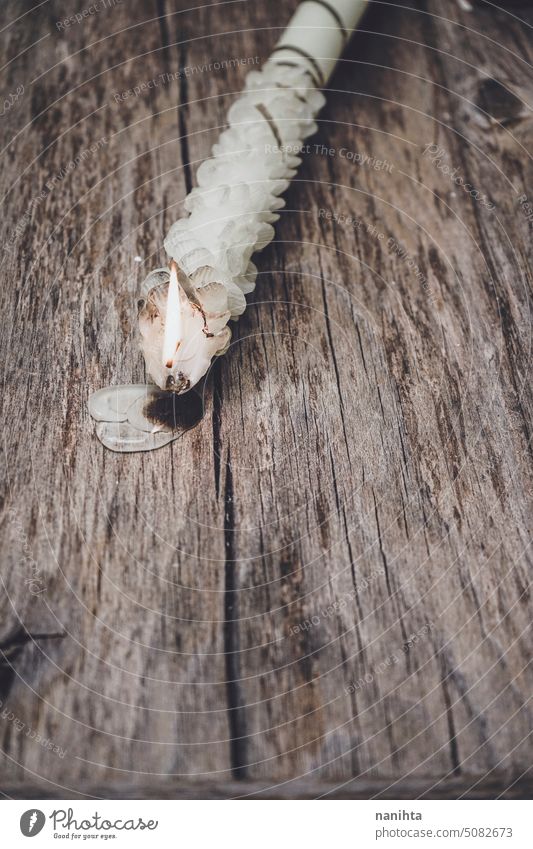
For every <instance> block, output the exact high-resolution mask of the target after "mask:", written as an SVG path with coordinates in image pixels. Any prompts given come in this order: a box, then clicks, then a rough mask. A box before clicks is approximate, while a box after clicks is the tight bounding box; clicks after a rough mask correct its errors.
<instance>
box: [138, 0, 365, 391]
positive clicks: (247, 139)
mask: <svg viewBox="0 0 533 849" xmlns="http://www.w3.org/2000/svg"><path fill="white" fill-rule="evenodd" d="M366 5H367V2H366V0H305V2H303V3H301V5H300V6H299V7H298V9H297V10H296V12H295V14H294V15H293V18H292V20H291V22H290V23H289V26H288V27H287V29H286V31H285V32H284V34H283V35H282V37H281V38H280V40H279V42H278V44H277V46H276V48H275V49H274V52H273V54H272V56H271V58H270V59H269V60H268V61H267V63H266V64H265V65H264V67H263V69H262V70H261V71H252V72H251V73H250V74H248V76H247V78H246V87H245V89H244V91H243V93H242V94H241V96H240V97H239V98H238V99H237V101H236V102H235V103H234V104H233V105H232V107H231V108H230V110H229V114H228V123H229V129H227V130H225V131H224V132H223V133H222V135H221V136H220V139H219V141H218V143H217V144H215V145H214V147H213V155H212V158H211V159H208V160H207V161H206V162H204V163H203V164H202V165H201V166H200V168H199V169H198V172H197V183H198V186H197V188H195V189H193V191H192V192H191V193H190V194H189V195H188V197H187V198H186V199H185V202H184V206H185V209H186V211H187V213H188V216H187V217H185V218H182V219H180V220H179V221H177V222H176V223H175V224H174V225H173V226H172V227H171V229H170V232H169V234H168V236H167V238H166V239H165V249H166V251H167V253H168V254H169V255H170V256H171V257H172V260H173V262H174V263H175V264H177V267H178V269H179V274H180V281H181V284H182V285H181V310H179V309H177V308H176V304H177V303H178V304H179V292H178V294H176V293H177V289H178V281H177V276H176V269H175V265H174V266H172V265H171V274H170V281H169V286H168V295H167V296H166V303H165V301H164V300H163V302H162V301H161V292H162V289H161V287H162V272H161V270H159V271H157V272H153V273H152V275H149V277H148V278H147V280H146V281H145V291H146V293H147V301H146V307H145V309H144V311H141V313H140V314H139V321H140V329H141V336H142V350H143V354H144V357H145V361H146V366H147V370H148V372H149V373H150V374H151V375H152V377H153V378H154V380H155V381H156V383H157V385H158V386H160V387H161V389H172V390H173V391H174V392H185V391H187V390H188V389H190V388H191V387H192V386H194V384H195V383H197V381H198V380H199V379H200V378H201V377H202V376H203V375H204V374H205V373H206V371H207V370H208V368H209V365H210V363H211V360H212V358H213V356H215V355H220V354H222V353H224V352H225V351H226V350H227V348H228V345H229V342H230V338H231V332H230V330H229V328H228V327H227V326H226V325H227V322H228V319H229V318H237V317H238V316H239V315H241V313H243V312H244V310H245V309H246V300H245V297H244V296H245V294H247V293H248V292H251V291H252V290H253V288H254V285H255V277H256V274H257V269H256V267H255V265H254V264H253V262H251V256H252V254H253V253H254V251H259V250H262V249H263V248H264V247H265V246H266V245H267V244H268V243H269V242H270V241H271V240H272V238H273V236H274V228H273V226H272V225H273V223H274V222H275V221H277V219H278V218H279V214H278V210H279V209H280V208H281V207H282V206H284V201H283V200H282V199H281V198H280V195H281V194H282V193H283V192H284V191H285V189H286V188H287V186H288V185H289V182H290V180H291V178H292V177H293V176H294V175H295V173H296V169H297V167H298V165H299V164H300V158H299V156H298V153H299V151H300V149H301V147H302V144H303V140H304V139H305V138H306V137H307V136H309V135H312V134H313V133H314V132H315V131H316V129H317V125H316V124H315V121H314V118H315V116H316V115H317V113H318V112H319V110H320V109H321V107H322V105H323V104H324V101H325V99H324V96H323V95H322V94H321V93H320V91H319V90H318V89H319V88H320V87H321V86H323V85H324V84H325V83H326V81H327V80H328V78H329V76H330V75H331V73H332V71H333V68H334V67H335V64H336V61H337V59H338V57H339V55H340V53H341V51H342V49H343V47H344V45H345V44H346V41H347V39H348V37H349V35H350V33H351V31H352V29H353V28H354V27H355V25H356V24H357V22H358V21H359V19H360V17H361V15H362V13H363V11H364V9H365V7H366ZM166 279H168V272H167V277H165V276H164V273H163V280H166ZM163 285H164V282H163ZM180 316H181V324H179V322H180ZM158 318H159V319H160V320H159V321H158V320H156V319H158ZM162 325H163V326H164V334H163V338H161V326H162ZM178 341H181V344H180V345H178ZM161 363H162V364H163V368H161Z"/></svg>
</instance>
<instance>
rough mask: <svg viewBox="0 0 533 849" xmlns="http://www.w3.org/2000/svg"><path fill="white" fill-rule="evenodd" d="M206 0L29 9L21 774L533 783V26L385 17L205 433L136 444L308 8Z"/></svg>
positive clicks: (13, 547) (148, 786)
mask: <svg viewBox="0 0 533 849" xmlns="http://www.w3.org/2000/svg"><path fill="white" fill-rule="evenodd" d="M194 5H195V4H194V3H193V2H191V0H186V2H185V0H176V2H170V0H158V2H156V0H153V2H152V0H144V2H143V3H133V2H130V0H124V2H122V4H119V5H115V6H114V7H112V8H106V9H102V10H100V11H99V12H98V13H97V14H92V15H89V16H88V17H87V18H86V19H84V20H83V21H82V22H81V23H76V22H75V23H73V24H71V25H70V26H67V27H63V28H61V27H59V28H58V26H57V25H56V22H57V21H63V20H64V19H65V18H67V17H68V15H71V14H74V13H75V12H78V11H79V6H80V4H74V3H67V4H65V3H63V2H61V3H59V2H44V3H42V4H40V5H39V6H38V7H37V5H36V9H35V11H32V4H31V3H28V2H26V0H16V2H15V0H8V2H6V3H5V4H4V7H5V9H6V15H5V16H4V17H5V21H7V25H6V26H5V28H4V29H3V30H2V33H1V36H0V38H1V43H2V54H3V57H4V62H6V63H9V64H7V65H6V67H5V69H4V70H3V72H2V73H3V84H2V91H3V92H5V93H6V96H7V94H8V93H10V92H15V91H16V89H17V86H20V85H21V84H23V85H24V92H23V94H22V95H20V96H19V97H18V98H17V99H16V100H15V101H14V102H13V103H12V104H11V105H10V106H9V108H8V109H7V110H5V112H4V114H3V116H2V118H1V122H0V133H1V146H2V165H3V168H2V173H1V181H2V185H1V190H2V198H3V214H2V217H1V220H0V227H1V231H2V232H1V244H2V246H3V248H4V252H3V259H2V266H1V273H2V278H3V282H2V287H1V299H2V316H3V328H4V332H3V333H2V340H1V345H2V362H3V363H4V366H3V385H2V407H3V416H4V420H5V422H6V425H5V430H4V434H3V437H4V439H3V447H4V455H3V456H4V472H5V479H6V490H5V492H6V497H5V502H4V511H3V524H2V533H3V541H4V545H3V548H2V564H3V568H2V595H1V608H0V609H1V618H0V622H1V634H0V644H1V649H2V664H1V666H0V699H1V701H2V707H1V711H0V715H1V719H0V736H1V747H2V750H3V755H2V758H1V760H2V777H1V780H0V788H1V790H2V791H3V793H4V794H6V795H18V796H21V795H22V796H24V794H25V793H26V794H30V795H31V794H32V793H33V794H34V795H37V796H42V795H54V794H55V795H57V796H59V797H65V796H69V795H72V794H75V793H79V794H85V795H97V796H106V795H109V796H116V795H117V794H118V795H122V796H128V795H131V796H139V795H140V796H142V795H143V793H144V794H146V795H153V794H154V792H155V793H160V794H161V795H166V796H194V795H199V796H203V795H206V796H210V795H215V796H216V795H222V796H232V795H248V794H252V795H254V794H256V795H257V794H259V795H263V796H265V795H269V794H270V795H282V796H283V795H285V796H291V794H293V795H301V796H309V795H311V796H313V795H323V794H325V793H329V794H334V795H335V794H336V795H345V796H346V795H348V796H350V795H352V796H379V797H380V798H383V797H386V796H388V797H390V798H395V797H401V796H406V795H407V796H409V795H410V794H411V795H414V796H417V795H426V796H432V795H435V796H439V795H440V796H442V795H451V796H462V795H466V796H469V795H471V796H476V795H488V796H493V797H496V796H499V795H501V794H503V795H524V794H526V795H527V793H528V792H529V788H530V784H529V781H530V777H529V774H528V769H529V765H530V763H531V757H532V750H531V739H530V737H529V735H530V733H531V728H532V713H531V705H530V696H531V683H532V682H531V675H530V671H529V672H528V664H529V662H530V657H531V633H530V630H529V627H530V622H531V617H532V600H531V596H530V590H529V586H530V576H531V551H530V532H531V525H532V522H531V518H532V510H531V508H532V499H533V488H532V464H531V460H532V451H531V434H532V427H533V423H532V395H531V309H530V307H531V300H530V297H531V283H532V279H531V270H530V264H531V253H532V249H531V224H530V223H529V222H528V219H527V208H526V207H525V205H524V202H523V201H522V202H521V201H520V197H521V195H522V194H523V193H526V194H527V195H528V196H529V200H530V201H533V181H532V179H531V177H532V173H533V169H532V164H531V153H530V151H531V139H532V130H533V121H532V119H531V114H532V113H531V108H530V106H529V104H532V103H533V82H532V76H531V64H530V63H531V62H532V61H533V46H532V39H531V31H532V30H531V26H532V24H533V14H532V11H531V9H528V8H527V5H526V4H525V3H524V4H523V5H520V4H514V5H513V6H512V7H508V12H499V11H497V10H496V9H494V8H493V7H491V6H490V4H483V3H478V4H474V5H473V9H472V10H471V11H465V10H464V6H465V5H467V4H464V3H455V2H451V0H447V2H444V3H443V2H437V0H428V2H420V3H417V4H416V5H415V7H414V8H413V9H409V8H408V7H407V6H403V7H402V8H401V9H400V8H397V7H394V6H393V5H390V4H388V3H384V4H380V3H376V4H374V8H373V9H372V10H371V12H370V14H369V15H368V16H367V17H366V18H365V21H364V23H363V27H362V29H363V31H362V32H360V33H358V34H357V36H356V37H355V38H354V40H353V42H352V44H351V46H350V48H349V50H348V52H347V54H346V57H345V60H344V61H343V62H342V63H341V65H340V67H339V69H338V71H337V73H336V74H335V76H334V78H333V79H332V80H331V83H330V91H329V93H328V103H327V106H326V108H325V109H324V111H323V113H322V114H321V119H320V122H319V131H318V133H317V135H316V136H315V137H313V138H312V139H311V140H310V145H311V149H310V152H309V154H308V155H306V156H305V157H304V161H303V165H302V168H301V171H300V173H299V176H298V179H297V180H296V181H295V182H294V184H293V185H292V186H291V188H290V190H289V192H288V195H287V205H286V209H285V211H283V213H282V217H281V221H280V222H279V225H278V228H277V237H276V240H275V242H274V243H273V244H272V245H271V246H270V247H269V248H268V249H267V250H266V251H265V252H264V254H263V255H262V256H260V257H259V268H260V276H259V279H258V285H257V289H256V291H255V293H254V294H253V295H252V296H250V297H249V304H250V305H249V307H248V309H247V311H246V313H245V315H244V317H243V318H242V319H241V321H240V322H239V323H238V324H237V325H236V326H235V328H234V344H233V345H232V348H231V349H230V352H229V353H228V354H227V355H226V356H225V357H224V358H223V359H221V360H219V361H218V363H217V365H216V367H215V368H214V370H213V373H212V374H211V376H210V379H209V381H208V383H207V387H206V406H207V413H206V416H205V418H204V420H203V422H202V423H201V425H200V426H199V427H197V428H196V429H195V430H194V431H193V432H191V433H190V434H188V435H187V436H186V438H184V439H183V440H182V441H179V442H177V443H175V444H174V445H172V446H170V447H167V448H165V449H162V450H161V451H159V452H155V453H153V454H147V455H141V454H138V455H131V456H120V455H114V454H112V453H108V452H106V451H105V450H104V449H103V448H102V446H101V445H100V444H99V443H98V441H97V440H96V438H95V437H94V435H93V425H92V422H91V420H90V418H89V416H88V412H87V398H88V395H89V393H90V392H91V391H93V390H95V389H97V388H99V387H102V386H104V385H107V384H110V383H124V382H130V381H139V380H143V379H144V373H143V365H142V359H141V356H140V354H139V350H138V343H137V339H136V321H135V315H136V310H135V303H136V297H137V295H138V292H139V286H140V283H141V281H142V279H143V277H144V276H145V274H146V273H147V271H148V270H150V269H151V268H153V267H157V266H158V265H161V264H163V262H164V261H165V257H164V252H163V250H162V240H163V236H164V234H165V233H166V231H167V229H168V227H169V225H170V224H171V223H172V221H173V220H174V219H175V218H176V217H178V216H179V215H180V214H181V212H182V206H181V204H182V201H183V198H184V197H185V194H186V192H187V189H188V188H189V187H190V186H191V185H192V184H193V181H194V174H195V169H196V167H197V164H198V163H199V162H200V161H202V159H204V158H205V157H206V156H207V155H208V152H209V149H210V146H211V144H212V143H213V142H214V141H215V139H216V137H217V134H218V133H219V131H220V127H221V126H223V123H224V116H225V114H226V111H227V109H228V107H229V105H230V104H231V102H232V99H233V97H234V95H235V94H236V93H237V92H238V91H239V90H240V88H241V86H242V84H243V80H244V77H245V74H246V72H247V70H249V69H250V67H251V66H253V63H254V62H255V61H256V59H255V57H259V59H260V60H263V59H264V58H266V56H267V55H268V52H269V50H270V49H271V48H272V46H273V45H274V43H275V41H276V38H277V36H278V34H279V27H280V26H282V25H283V24H284V23H285V22H286V20H287V19H288V17H289V13H290V11H291V10H292V8H293V7H294V6H295V3H294V2H286V3H285V2H284V3H283V4H281V3H276V4H274V3H262V4H261V3H252V2H229V3H218V4H216V3H214V4H211V5H207V6H203V7H202V6H201V5H200V4H197V5H198V8H197V9H193V10H192V11H187V12H183V13H182V12H180V11H179V10H180V9H190V8H191V7H192V6H194ZM177 10H178V11H177ZM282 10H283V11H282ZM232 57H238V58H240V59H244V60H245V61H247V63H248V64H247V65H242V64H241V65H239V66H238V67H235V66H229V67H228V66H226V67H222V68H219V69H217V68H212V69H211V70H209V68H207V69H206V68H205V67H204V68H202V67H201V66H202V65H205V64H208V63H209V62H215V61H221V60H224V59H229V58H232ZM233 65H235V63H233ZM186 66H188V67H189V69H190V68H193V67H194V68H195V70H194V71H190V70H189V71H187V73H183V74H182V78H181V79H177V78H175V77H177V76H178V74H177V72H178V71H179V69H180V68H184V67H186ZM160 74H169V75H171V76H170V77H169V78H166V77H165V80H166V81H165V82H164V83H161V81H160V84H159V85H158V86H153V87H152V88H151V89H148V88H145V89H143V90H142V91H141V93H140V94H139V95H138V96H135V95H132V96H129V97H126V98H124V99H122V100H119V99H117V98H116V97H115V94H116V93H117V92H118V93H120V94H121V93H122V92H124V91H126V90H128V89H130V88H133V86H135V85H141V84H142V83H147V82H148V81H149V80H152V79H155V78H158V77H159V75H160ZM178 104H179V105H178ZM315 144H317V145H320V146H322V145H325V146H326V147H327V148H328V151H325V150H322V148H321V147H320V148H314V145H315ZM431 144H433V145H437V146H438V147H441V148H443V151H444V153H443V154H439V156H437V157H436V158H435V157H433V160H432V158H431V156H430V155H429V154H427V153H426V154H424V150H425V149H426V148H427V146H428V145H431ZM91 145H92V146H93V148H92V150H91ZM343 150H344V152H343ZM350 152H351V153H352V154H355V153H357V154H358V157H356V158H355V159H354V157H353V156H352V158H349V155H350ZM365 155H366V159H365V161H364V162H363V161H362V160H363V159H364V157H365ZM76 157H78V159H77V161H76ZM370 157H374V160H370V159H369V158H370ZM439 157H440V158H439ZM376 160H377V161H378V162H379V161H382V163H383V161H384V160H386V161H387V163H388V164H385V163H383V164H381V165H379V164H376ZM72 163H74V164H72ZM446 165H447V168H448V173H446V168H445V167H444V166H446ZM454 169H456V170H455V171H454ZM458 175H460V176H462V177H463V178H464V181H465V182H467V183H469V185H470V186H471V187H472V188H471V189H469V190H468V191H467V190H465V188H463V187H462V186H461V185H457V183H456V182H454V178H457V176H458ZM476 191H477V192H479V193H480V194H481V193H482V194H483V195H484V196H485V197H483V198H482V197H480V196H478V197H477V199H476V197H474V196H472V194H473V193H474V192H476ZM470 192H471V193H470ZM491 207H492V208H491ZM320 210H323V212H322V213H321V212H320ZM328 213H331V215H328ZM334 216H336V218H335V217H334ZM346 218H352V219H354V220H353V221H352V222H347V221H346ZM380 234H382V235H380ZM136 257H138V258H139V259H140V261H139V259H137V260H136V259H135V258H136ZM415 264H416V266H417V267H418V270H417V268H415ZM37 734H39V735H41V740H40V741H39V738H38V737H37V736H36V735H37ZM48 741H50V743H48ZM54 747H55V748H54Z"/></svg>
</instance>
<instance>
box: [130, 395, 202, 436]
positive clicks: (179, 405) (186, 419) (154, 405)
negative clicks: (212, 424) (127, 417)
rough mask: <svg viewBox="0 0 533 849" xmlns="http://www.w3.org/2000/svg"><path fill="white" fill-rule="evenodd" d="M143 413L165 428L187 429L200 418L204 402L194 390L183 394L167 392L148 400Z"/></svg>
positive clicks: (173, 429) (174, 429)
mask: <svg viewBox="0 0 533 849" xmlns="http://www.w3.org/2000/svg"><path fill="white" fill-rule="evenodd" d="M144 414H145V416H146V418H147V419H150V421H152V422H153V423H154V424H155V425H161V426H163V427H164V428H166V429H170V430H172V431H179V430H189V429H190V428H191V427H194V426H195V425H197V424H198V423H199V422H200V421H201V420H202V418H203V416H204V404H203V401H202V398H201V397H200V396H199V395H198V394H197V393H196V392H186V393H185V394H184V395H176V394H175V393H174V392H168V393H167V394H165V395H160V396H158V397H157V398H154V399H153V400H152V401H149V402H148V403H147V404H146V406H145V408H144Z"/></svg>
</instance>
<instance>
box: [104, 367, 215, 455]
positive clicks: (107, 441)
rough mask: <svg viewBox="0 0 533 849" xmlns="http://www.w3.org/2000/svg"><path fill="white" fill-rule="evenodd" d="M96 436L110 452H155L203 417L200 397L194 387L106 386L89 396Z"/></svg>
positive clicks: (141, 384)
mask: <svg viewBox="0 0 533 849" xmlns="http://www.w3.org/2000/svg"><path fill="white" fill-rule="evenodd" d="M89 413H90V414H91V416H92V417H93V419H95V421H96V422H97V425H96V435H97V437H98V439H99V440H100V442H101V443H102V445H104V446H105V447H106V448H109V450H110V451H117V452H119V453H120V454H131V453H133V452H135V451H155V449H156V448H162V447H163V446H164V445H168V444H169V443H170V442H174V440H175V439H179V438H180V436H183V434H184V433H186V432H187V431H188V430H190V429H191V428H192V427H194V426H195V425H197V424H198V423H199V422H200V421H201V420H202V418H203V415H204V405H203V400H202V398H201V397H200V395H198V393H197V392H195V391H194V390H190V391H189V392H186V393H185V394H184V395H176V394H174V393H173V392H162V391H161V390H160V389H159V388H158V387H157V386H147V385H146V384H144V383H137V384H132V383H128V384H125V385H123V386H107V387H106V388H105V389H99V390H98V391H97V392H93V393H92V395H90V397H89Z"/></svg>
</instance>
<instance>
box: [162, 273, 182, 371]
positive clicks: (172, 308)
mask: <svg viewBox="0 0 533 849" xmlns="http://www.w3.org/2000/svg"><path fill="white" fill-rule="evenodd" d="M180 341H181V305H180V290H179V286H178V267H177V265H176V263H175V262H174V260H172V262H171V263H170V281H169V284H168V297H167V312H166V317H165V335H164V337H163V365H164V366H166V367H167V368H172V365H173V363H174V355H175V353H176V349H177V347H178V344H179V342H180Z"/></svg>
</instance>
